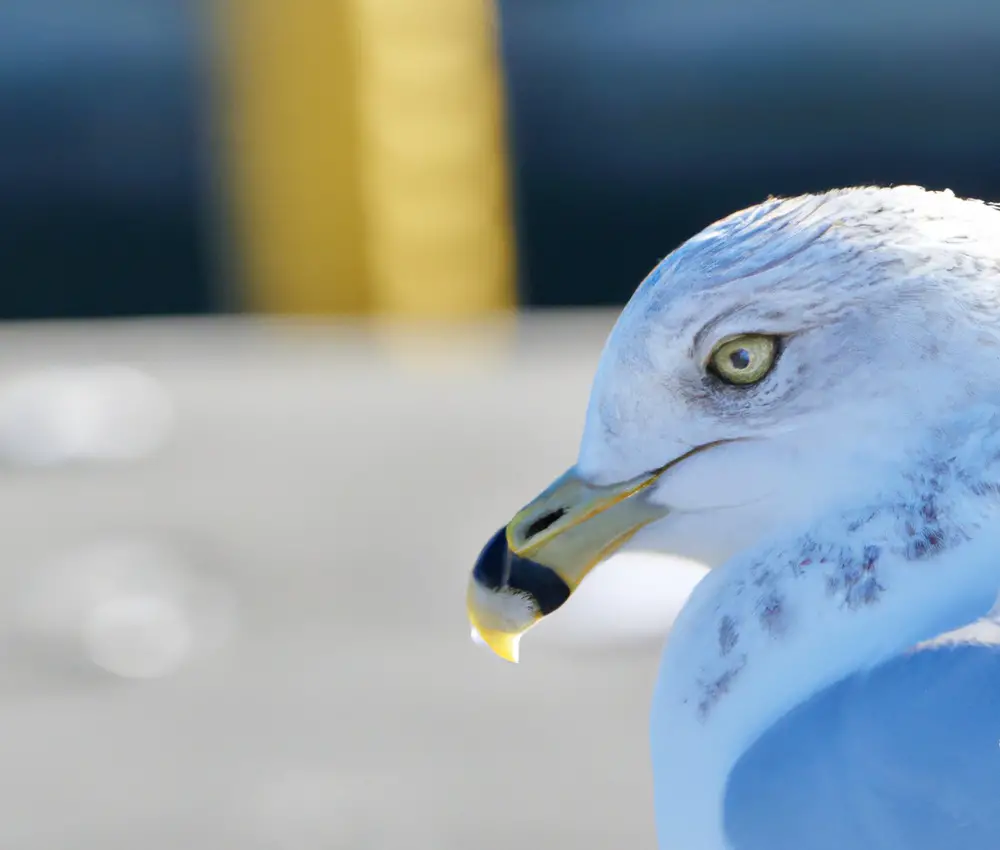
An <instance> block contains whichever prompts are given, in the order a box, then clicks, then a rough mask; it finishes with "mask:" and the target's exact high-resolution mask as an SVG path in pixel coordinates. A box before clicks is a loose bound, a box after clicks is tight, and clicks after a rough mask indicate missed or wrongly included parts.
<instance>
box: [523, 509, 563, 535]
mask: <svg viewBox="0 0 1000 850" xmlns="http://www.w3.org/2000/svg"><path fill="white" fill-rule="evenodd" d="M565 515H566V508H557V509H556V510H554V511H549V512H548V513H547V514H542V515H541V516H540V517H538V519H536V520H533V521H532V523H531V525H529V526H528V527H527V528H526V529H525V530H524V539H525V541H528V540H531V538H532V537H534V536H535V535H536V534H541V533H542V532H543V531H545V529H546V528H548V527H549V526H550V525H552V523H554V522H556V521H557V520H559V519H561V518H562V517H564V516H565Z"/></svg>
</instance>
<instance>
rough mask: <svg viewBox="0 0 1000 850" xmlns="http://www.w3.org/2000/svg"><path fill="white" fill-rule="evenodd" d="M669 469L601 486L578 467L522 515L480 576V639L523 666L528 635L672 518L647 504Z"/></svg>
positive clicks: (473, 618) (489, 553)
mask: <svg viewBox="0 0 1000 850" xmlns="http://www.w3.org/2000/svg"><path fill="white" fill-rule="evenodd" d="M666 468H667V467H663V468H661V469H659V470H655V471H654V472H651V473H649V474H647V475H643V476H640V477H638V478H634V479H632V480H630V481H626V482H623V483H619V484H612V485H607V486H597V485H593V484H590V483H588V482H587V481H585V480H584V479H583V478H581V477H580V476H579V474H578V473H577V471H576V468H575V467H574V468H571V469H569V470H568V471H567V472H566V473H565V474H563V475H562V476H560V477H559V478H558V479H556V481H555V482H554V483H553V484H552V485H551V486H550V487H548V488H547V489H546V490H545V491H544V492H543V493H542V494H541V495H540V496H538V497H537V498H536V499H534V500H533V501H532V502H531V503H530V504H528V505H527V506H525V507H524V508H523V509H522V510H520V511H519V512H518V513H517V515H516V516H515V517H514V519H512V520H511V521H510V523H509V524H508V525H507V527H506V528H504V529H501V530H500V531H499V532H497V534H496V535H494V537H493V538H492V539H491V540H490V542H489V543H488V544H487V545H486V547H485V548H484V549H483V551H482V553H481V554H480V556H479V558H478V560H477V561H476V565H475V567H474V569H473V571H472V576H471V580H470V583H469V593H468V599H467V605H468V612H469V621H470V622H471V624H472V627H473V629H474V630H475V633H477V634H478V635H479V636H480V637H481V638H482V640H483V641H484V642H485V643H486V644H487V645H489V647H490V648H491V649H492V650H493V651H494V652H495V653H496V654H497V655H499V656H500V657H501V658H505V659H506V660H508V661H513V662H516V661H517V651H518V642H519V640H520V638H521V635H522V634H524V632H526V631H527V630H528V629H529V628H531V626H533V625H534V624H535V623H537V622H538V621H539V620H541V619H542V618H543V617H545V616H546V615H548V614H550V613H551V612H552V611H554V610H556V609H557V608H559V607H560V606H561V605H562V604H563V603H564V602H565V601H566V599H568V598H569V596H570V594H572V593H573V591H575V590H576V589H577V587H579V586H580V583H581V582H582V581H583V579H584V578H585V577H586V576H587V574H588V573H589V572H590V571H591V570H592V569H593V568H594V567H595V566H596V565H597V564H598V563H600V562H601V561H603V560H604V559H605V558H607V557H608V556H609V555H611V554H612V553H613V552H614V551H615V550H616V549H618V548H619V547H620V546H621V545H622V544H623V543H625V541H627V540H628V539H629V538H630V537H631V536H632V535H633V534H635V532H636V531H638V530H639V529H640V528H642V527H643V526H644V525H646V524H648V523H650V522H652V521H653V520H656V519H659V518H661V517H663V516H665V515H666V514H667V512H668V511H667V509H666V508H664V507H663V506H661V505H655V504H652V503H651V502H649V501H648V499H646V498H645V496H646V495H647V493H645V491H646V490H647V488H648V487H649V486H650V485H651V484H653V482H655V481H656V479H657V478H658V477H659V476H660V474H661V473H662V472H663V471H664V470H665V469H666Z"/></svg>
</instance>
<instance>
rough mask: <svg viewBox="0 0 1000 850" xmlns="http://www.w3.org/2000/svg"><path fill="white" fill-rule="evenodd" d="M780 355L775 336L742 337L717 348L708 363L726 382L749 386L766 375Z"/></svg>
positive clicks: (730, 340)
mask: <svg viewBox="0 0 1000 850" xmlns="http://www.w3.org/2000/svg"><path fill="white" fill-rule="evenodd" d="M777 353H778V344H777V341H776V340H775V338H774V337H773V336H765V335H763V334H743V335H742V336H737V337H733V338H732V339H727V340H726V341H725V342H723V343H722V344H720V345H718V346H716V348H715V350H714V351H713V352H712V356H711V357H710V358H709V361H708V362H709V366H710V368H711V369H712V371H713V372H715V374H716V375H718V376H719V377H720V378H722V380H723V381H726V382H727V383H730V384H737V385H739V386H746V385H748V384H756V383H757V382H758V381H760V380H763V379H764V378H765V377H766V376H767V373H768V372H770V371H771V367H772V366H774V361H775V358H776V356H777Z"/></svg>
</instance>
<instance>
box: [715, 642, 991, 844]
mask: <svg viewBox="0 0 1000 850" xmlns="http://www.w3.org/2000/svg"><path fill="white" fill-rule="evenodd" d="M725 825H726V833H727V836H728V837H729V840H730V842H731V844H732V847H733V848H734V850H848V848H851V850H854V848H856V850H965V848H970V850H971V848H976V850H981V848H998V847H1000V647H997V646H994V645H989V644H982V643H974V642H969V641H968V640H966V641H965V642H960V643H956V644H953V645H938V646H932V647H929V648H922V649H918V650H915V651H913V652H910V653H907V654H905V655H902V656H899V657H897V658H894V659H892V660H890V661H888V662H886V663H884V664H882V665H881V666H879V667H877V668H875V669H873V670H871V671H868V672H866V673H863V674H857V675H854V676H851V677H849V678H847V679H845V680H843V681H841V682H839V683H837V684H836V685H833V686H832V687H830V688H828V689H827V690H825V691H822V692H821V693H819V694H817V695H815V696H814V697H813V698H811V699H810V700H809V701H808V702H806V703H804V704H803V705H801V706H799V707H798V708H797V709H795V710H794V711H793V712H791V713H790V714H789V715H787V716H786V717H785V718H783V719H782V720H781V721H779V722H778V723H776V724H775V725H774V726H773V727H772V728H771V729H770V730H768V732H767V733H766V734H765V735H764V736H763V737H762V738H761V739H759V740H758V741H757V743H756V744H754V745H753V746H752V747H751V748H750V749H749V750H748V751H747V752H746V753H745V754H744V755H743V757H742V758H741V759H740V760H739V762H738V763H737V764H736V766H735V768H734V769H733V771H732V772H731V774H730V777H729V783H728V786H727V792H726V801H725Z"/></svg>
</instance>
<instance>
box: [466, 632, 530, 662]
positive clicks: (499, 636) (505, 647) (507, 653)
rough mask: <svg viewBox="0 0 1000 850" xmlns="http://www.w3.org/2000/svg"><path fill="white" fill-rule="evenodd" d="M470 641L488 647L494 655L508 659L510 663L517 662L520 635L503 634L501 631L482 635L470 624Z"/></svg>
mask: <svg viewBox="0 0 1000 850" xmlns="http://www.w3.org/2000/svg"><path fill="white" fill-rule="evenodd" d="M472 642H473V643H476V644H479V645H480V646H486V647H489V648H490V649H492V650H493V653H494V654H495V655H498V656H499V657H500V658H502V659H503V660H504V661H509V662H510V663H511V664H517V663H518V656H519V650H520V644H521V636H520V635H510V634H503V633H501V632H492V633H490V634H488V635H483V634H482V632H480V631H479V629H477V628H476V627H475V626H472Z"/></svg>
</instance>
